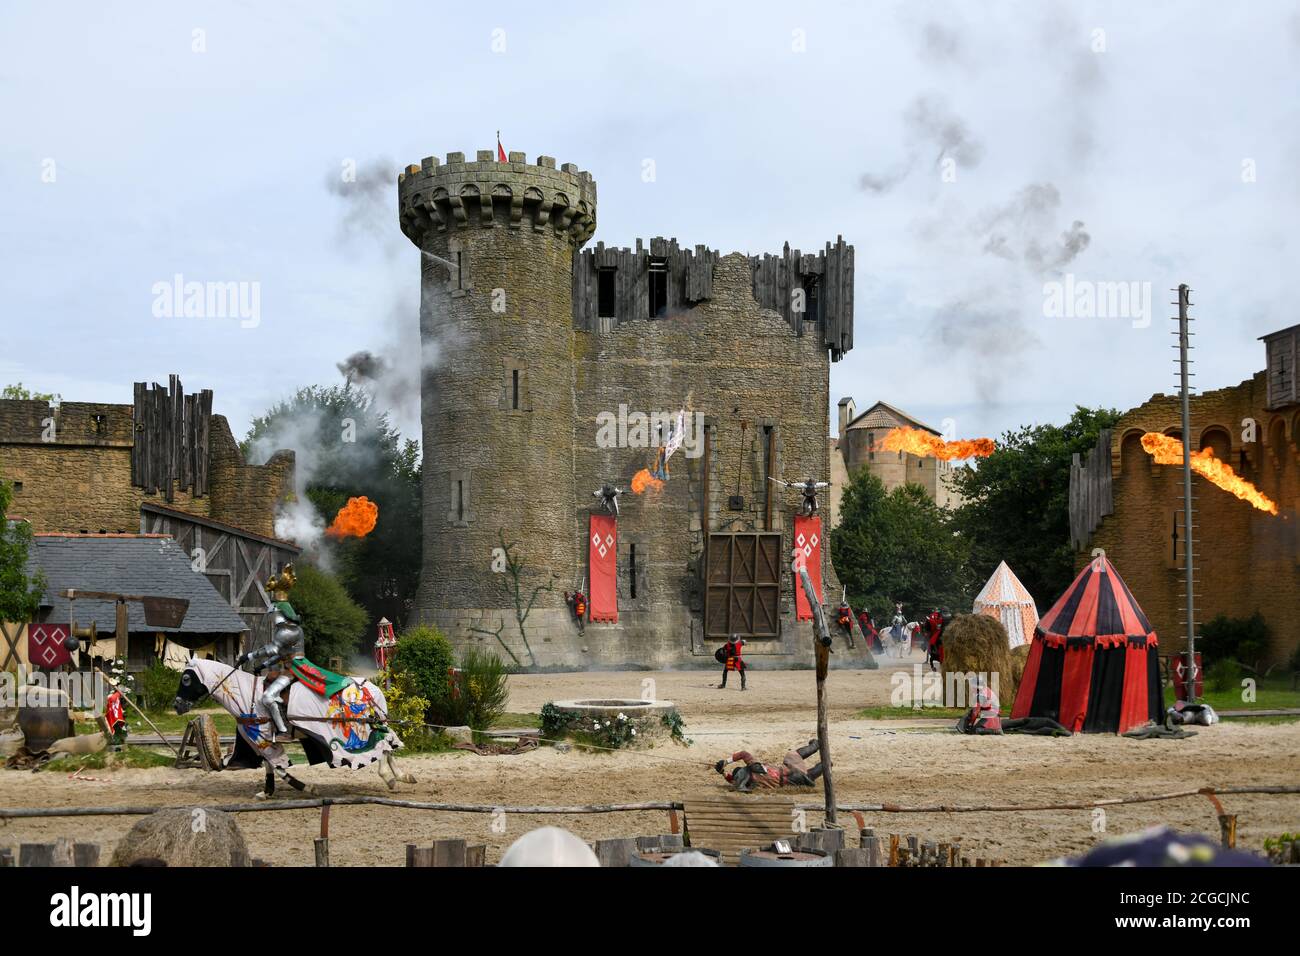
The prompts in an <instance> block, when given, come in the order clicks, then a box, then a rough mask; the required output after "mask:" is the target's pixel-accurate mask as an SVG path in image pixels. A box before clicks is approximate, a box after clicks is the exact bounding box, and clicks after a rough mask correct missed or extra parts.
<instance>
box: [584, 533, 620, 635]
mask: <svg viewBox="0 0 1300 956" xmlns="http://www.w3.org/2000/svg"><path fill="white" fill-rule="evenodd" d="M587 555H588V563H589V565H590V568H591V619H592V620H593V621H607V622H609V623H611V624H612V623H617V621H618V522H617V521H616V520H615V519H614V516H613V515H597V514H593V515H592V516H591V532H590V534H588V536H587Z"/></svg>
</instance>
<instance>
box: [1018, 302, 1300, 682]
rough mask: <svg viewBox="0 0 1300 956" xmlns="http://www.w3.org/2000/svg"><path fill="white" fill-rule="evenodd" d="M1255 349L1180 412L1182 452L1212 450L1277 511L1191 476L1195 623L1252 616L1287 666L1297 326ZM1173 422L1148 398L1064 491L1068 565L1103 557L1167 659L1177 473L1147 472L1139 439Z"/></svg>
mask: <svg viewBox="0 0 1300 956" xmlns="http://www.w3.org/2000/svg"><path fill="white" fill-rule="evenodd" d="M1262 341H1264V342H1265V349H1266V364H1265V368H1264V370H1263V371H1260V372H1257V373H1256V374H1255V375H1253V376H1252V377H1251V378H1248V379H1246V380H1245V381H1244V382H1242V383H1240V384H1239V385H1234V386H1232V387H1230V388H1222V389H1217V390H1215V391H1210V392H1205V393H1203V394H1201V395H1195V396H1193V398H1192V399H1191V403H1190V404H1191V422H1192V434H1191V442H1192V447H1193V448H1195V449H1197V450H1199V449H1204V448H1212V449H1213V450H1214V454H1215V457H1216V458H1218V459H1220V460H1222V461H1225V462H1227V463H1228V464H1230V465H1231V466H1232V467H1233V469H1234V470H1235V471H1236V473H1237V474H1238V475H1240V476H1241V477H1243V478H1245V479H1247V480H1248V481H1250V482H1252V483H1253V484H1254V485H1255V486H1256V487H1257V488H1258V489H1259V490H1260V491H1262V492H1263V493H1264V494H1265V495H1267V496H1268V497H1269V498H1270V499H1272V500H1273V501H1274V502H1275V503H1276V504H1277V506H1278V514H1277V515H1271V514H1268V513H1266V512H1264V511H1260V510H1257V509H1256V508H1253V507H1252V506H1251V505H1249V504H1248V503H1246V502H1244V501H1241V500H1239V499H1237V498H1236V497H1234V496H1233V495H1232V494H1230V493H1228V492H1226V491H1223V490H1221V489H1219V488H1217V487H1215V486H1214V485H1212V484H1210V483H1209V482H1208V481H1206V480H1205V479H1203V478H1201V477H1200V476H1199V475H1193V477H1192V482H1193V501H1194V506H1195V513H1194V519H1193V534H1194V548H1195V550H1194V561H1195V571H1196V590H1195V595H1196V621H1197V623H1198V624H1200V623H1204V622H1205V621H1208V620H1209V619H1210V618H1212V617H1214V616H1215V615H1217V614H1226V615H1228V616H1229V617H1246V616H1249V615H1251V614H1253V613H1254V612H1255V611H1260V612H1261V613H1262V614H1263V615H1264V617H1265V619H1266V620H1267V621H1268V623H1269V626H1270V628H1271V629H1272V632H1273V640H1274V646H1273V648H1272V654H1271V657H1272V658H1273V659H1274V660H1275V661H1285V660H1286V659H1288V658H1289V657H1290V655H1291V654H1292V653H1294V651H1295V649H1296V647H1297V646H1300V544H1298V541H1297V539H1298V537H1300V535H1298V532H1300V520H1298V518H1297V509H1298V508H1300V454H1297V451H1296V447H1297V443H1298V441H1300V394H1297V387H1296V374H1295V370H1296V355H1297V345H1298V344H1300V325H1297V326H1293V327H1291V328H1289V329H1284V330H1282V331H1280V332H1276V333H1273V334H1272V335H1268V336H1265V337H1264V338H1263V340H1262ZM1181 422H1182V418H1181V404H1180V400H1179V398H1178V396H1176V395H1153V396H1152V397H1151V398H1150V400H1148V401H1147V402H1145V403H1144V404H1142V405H1140V406H1139V407H1137V408H1134V409H1132V410H1130V411H1128V412H1125V413H1124V416H1123V417H1122V418H1121V419H1120V420H1119V422H1118V424H1117V425H1116V426H1115V428H1114V430H1113V431H1112V432H1111V433H1110V435H1109V437H1108V440H1107V441H1106V442H1105V444H1104V446H1101V447H1099V448H1098V449H1095V450H1094V451H1093V453H1092V456H1096V455H1098V454H1100V455H1101V456H1102V457H1101V458H1100V459H1096V460H1092V461H1089V462H1087V463H1083V462H1080V463H1079V464H1078V465H1076V467H1075V469H1074V473H1073V475H1072V482H1071V484H1072V487H1071V523H1072V526H1074V527H1075V531H1074V535H1075V542H1074V543H1075V546H1076V548H1077V564H1078V565H1079V566H1080V567H1082V565H1083V563H1084V562H1085V561H1087V560H1088V559H1089V556H1090V554H1091V549H1093V548H1104V549H1105V550H1106V554H1107V557H1108V558H1109V559H1110V560H1111V561H1112V562H1113V563H1114V564H1115V566H1116V567H1117V568H1118V569H1119V571H1120V573H1121V574H1122V575H1123V576H1124V580H1125V582H1126V583H1127V584H1128V586H1129V589H1130V590H1132V592H1133V596H1134V597H1135V598H1137V600H1138V602H1139V603H1140V604H1141V605H1142V609H1143V610H1144V611H1146V613H1147V616H1148V617H1149V618H1150V620H1151V623H1152V625H1153V626H1154V627H1155V629H1156V632H1157V633H1158V634H1159V635H1160V640H1161V647H1162V649H1163V650H1162V653H1166V654H1168V653H1174V652H1176V651H1177V650H1179V649H1180V648H1181V647H1184V646H1185V644H1186V641H1185V637H1184V635H1185V633H1186V626H1185V620H1186V616H1185V611H1184V600H1185V599H1184V591H1183V580H1184V565H1183V559H1184V551H1183V546H1184V542H1185V541H1186V537H1187V536H1186V530H1185V529H1184V528H1183V515H1182V507H1183V497H1182V490H1183V489H1182V468H1181V467H1179V466H1170V465H1157V464H1155V463H1154V460H1153V459H1152V458H1151V456H1150V455H1148V454H1147V453H1146V452H1145V451H1144V450H1143V448H1142V444H1141V439H1142V436H1143V434H1145V433H1146V432H1159V433H1162V434H1166V435H1173V436H1175V437H1178V438H1180V439H1181V437H1182V434H1181V430H1182V428H1181ZM1089 465H1092V466H1094V467H1091V468H1090V467H1089ZM1043 597H1044V598H1045V599H1052V596H1049V595H1043Z"/></svg>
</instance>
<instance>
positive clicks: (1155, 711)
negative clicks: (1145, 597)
mask: <svg viewBox="0 0 1300 956" xmlns="http://www.w3.org/2000/svg"><path fill="white" fill-rule="evenodd" d="M1158 644H1159V641H1158V640H1157V639H1156V632H1155V631H1153V630H1151V622H1150V621H1148V620H1147V616H1146V615H1145V614H1143V613H1142V608H1140V607H1138V603H1137V601H1135V600H1133V595H1132V593H1130V592H1129V589H1128V585H1126V584H1125V583H1124V579H1123V578H1121V577H1120V576H1119V572H1117V571H1116V570H1115V568H1114V566H1113V565H1111V563H1110V562H1109V561H1107V560H1106V554H1105V552H1100V553H1099V554H1098V555H1097V556H1096V557H1095V558H1094V559H1093V560H1092V561H1091V562H1090V563H1089V564H1088V566H1087V567H1085V568H1084V569H1083V570H1082V571H1080V572H1079V576H1078V577H1077V578H1075V579H1074V583H1073V584H1071V585H1070V587H1069V589H1068V590H1066V592H1065V594H1063V595H1062V596H1061V598H1060V600H1058V601H1057V602H1056V604H1055V605H1053V607H1052V609H1051V610H1050V611H1048V612H1047V613H1046V614H1044V615H1043V616H1042V618H1041V619H1040V620H1039V622H1038V626H1037V627H1036V628H1034V640H1033V643H1032V644H1031V645H1030V648H1029V660H1028V661H1027V662H1026V663H1025V673H1024V677H1023V678H1022V679H1021V682H1020V688H1019V690H1017V691H1016V702H1015V706H1014V707H1013V708H1012V716H1013V717H1051V718H1052V719H1053V720H1056V721H1059V722H1060V723H1062V724H1064V725H1065V726H1066V727H1068V728H1069V729H1070V730H1072V731H1074V732H1075V733H1078V732H1080V731H1082V732H1083V733H1119V734H1122V733H1124V732H1126V731H1128V730H1131V729H1133V728H1134V727H1137V726H1139V725H1141V724H1144V723H1146V722H1147V721H1149V720H1154V721H1159V720H1160V719H1161V715H1162V713H1163V707H1164V705H1163V700H1162V696H1161V688H1160V658H1159V653H1160V651H1159V647H1158Z"/></svg>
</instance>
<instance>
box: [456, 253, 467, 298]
mask: <svg viewBox="0 0 1300 956" xmlns="http://www.w3.org/2000/svg"><path fill="white" fill-rule="evenodd" d="M464 255H465V254H464V253H463V252H461V251H460V250H459V249H458V250H456V288H457V289H463V288H465V279H464V276H465V265H464V260H463V258H462V257H463V256H464Z"/></svg>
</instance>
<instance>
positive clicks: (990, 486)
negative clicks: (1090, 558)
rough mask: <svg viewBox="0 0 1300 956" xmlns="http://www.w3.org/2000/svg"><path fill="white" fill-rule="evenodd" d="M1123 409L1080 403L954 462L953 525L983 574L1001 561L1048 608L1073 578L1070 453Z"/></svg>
mask: <svg viewBox="0 0 1300 956" xmlns="http://www.w3.org/2000/svg"><path fill="white" fill-rule="evenodd" d="M1119 416H1120V413H1119V412H1118V411H1117V410H1115V409H1113V408H1098V409H1092V408H1084V407H1082V406H1077V407H1076V408H1075V410H1074V414H1073V415H1071V416H1070V420H1069V421H1068V422H1066V423H1065V424H1064V425H1033V426H1025V427H1022V428H1021V429H1020V430H1019V431H1014V432H1007V433H1006V434H1005V435H1003V437H1002V439H1001V440H1000V441H999V442H998V446H997V450H996V451H994V452H993V454H992V455H990V456H989V457H988V458H984V459H982V460H981V461H980V462H979V464H978V466H975V467H970V468H962V469H958V470H957V471H956V472H955V486H956V488H957V490H958V491H959V492H960V493H961V495H962V497H963V499H964V500H963V503H962V505H961V506H960V507H959V508H958V509H957V512H956V515H955V520H954V527H955V529H956V530H957V531H959V532H960V533H961V534H962V536H963V537H964V538H966V539H967V541H969V543H970V549H971V552H970V553H971V558H970V561H971V570H972V571H973V572H974V575H975V579H976V580H977V581H981V582H982V581H985V580H987V579H988V577H989V575H991V574H992V573H993V570H994V569H995V568H996V567H997V566H998V562H999V561H1006V562H1007V564H1009V565H1010V566H1011V569H1012V570H1013V571H1015V573H1016V575H1017V576H1018V577H1019V578H1020V580H1021V581H1022V582H1023V583H1024V585H1025V587H1026V588H1028V589H1029V593H1030V594H1032V595H1033V596H1034V600H1035V601H1036V602H1038V610H1039V611H1040V612H1043V611H1046V610H1047V609H1048V608H1049V607H1051V605H1052V603H1053V602H1054V601H1055V600H1056V599H1057V598H1058V597H1060V595H1061V594H1062V592H1064V591H1065V589H1066V588H1067V587H1069V586H1070V582H1071V581H1072V580H1074V575H1075V568H1074V551H1073V549H1072V548H1071V547H1070V460H1071V456H1072V455H1074V454H1075V453H1076V452H1077V453H1079V454H1084V453H1086V452H1088V451H1089V450H1091V449H1092V447H1093V446H1094V445H1096V444H1097V436H1098V434H1099V433H1100V432H1101V431H1102V429H1105V428H1113V427H1114V425H1115V423H1116V422H1117V421H1119Z"/></svg>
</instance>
